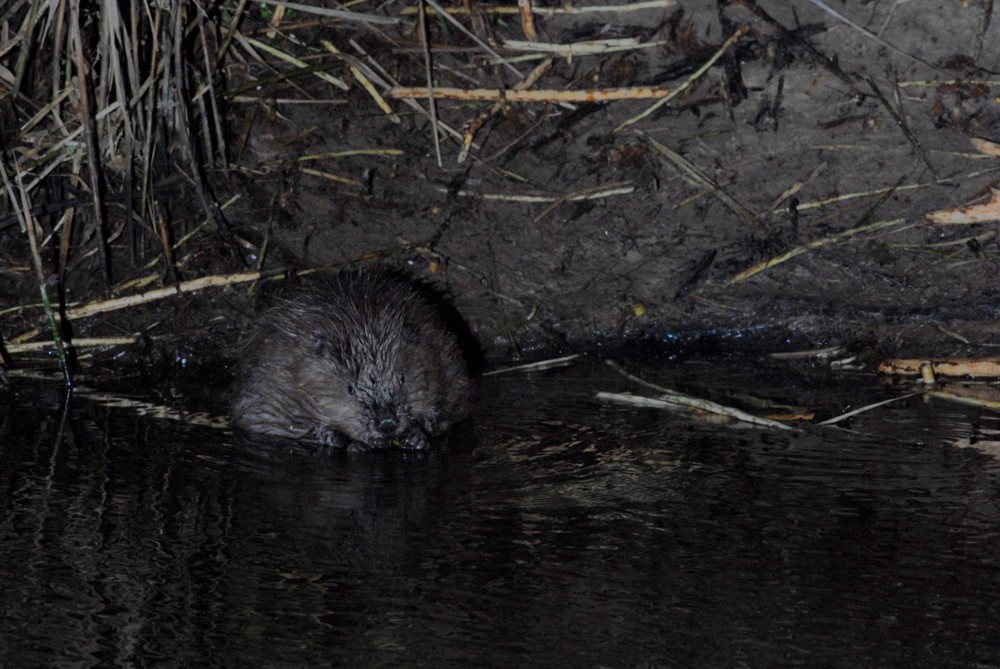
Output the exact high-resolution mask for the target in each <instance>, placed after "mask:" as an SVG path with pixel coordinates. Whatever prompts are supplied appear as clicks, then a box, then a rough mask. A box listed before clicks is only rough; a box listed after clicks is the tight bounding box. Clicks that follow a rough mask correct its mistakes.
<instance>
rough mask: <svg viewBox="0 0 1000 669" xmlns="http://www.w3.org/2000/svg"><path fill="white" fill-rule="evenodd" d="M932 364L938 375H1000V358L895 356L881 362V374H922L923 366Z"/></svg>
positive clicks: (982, 376)
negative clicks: (932, 358) (946, 358)
mask: <svg viewBox="0 0 1000 669" xmlns="http://www.w3.org/2000/svg"><path fill="white" fill-rule="evenodd" d="M925 365H930V366H931V369H932V370H933V372H934V374H936V375H938V376H972V377H978V378H995V377H1000V358H951V359H948V360H931V359H928V358H895V359H891V360H884V361H882V362H880V363H879V366H878V372H879V374H897V375H900V376H920V370H921V367H924V366H925Z"/></svg>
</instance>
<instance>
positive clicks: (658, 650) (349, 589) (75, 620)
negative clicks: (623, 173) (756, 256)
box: [0, 362, 1000, 667]
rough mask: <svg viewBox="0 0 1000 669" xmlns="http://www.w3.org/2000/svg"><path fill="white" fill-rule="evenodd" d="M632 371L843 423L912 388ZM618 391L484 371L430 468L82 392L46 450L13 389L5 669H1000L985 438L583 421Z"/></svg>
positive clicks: (933, 418) (953, 416) (5, 503)
mask: <svg viewBox="0 0 1000 669" xmlns="http://www.w3.org/2000/svg"><path fill="white" fill-rule="evenodd" d="M633 369H635V370H636V371H638V372H640V373H642V374H643V375H645V376H646V377H648V378H651V379H656V380H658V381H660V382H662V383H665V384H667V385H672V386H673V387H677V388H680V389H682V390H686V391H688V392H692V393H694V394H700V395H702V396H709V397H711V398H712V399H715V400H718V401H722V402H726V403H736V402H740V401H743V402H746V398H747V396H756V397H758V398H760V397H762V396H766V397H767V398H769V399H771V400H773V401H777V402H781V403H784V404H791V405H795V406H796V407H806V408H813V409H817V410H819V411H820V412H821V413H822V412H826V414H827V415H829V414H832V413H837V412H839V411H840V410H842V409H846V408H847V407H848V406H849V405H855V406H856V405H859V404H864V403H866V402H873V401H876V400H879V399H884V398H886V397H891V396H895V395H898V394H901V393H902V391H901V390H893V389H883V388H880V387H879V386H878V382H877V381H876V380H875V379H873V378H871V377H860V376H845V375H841V376H836V377H834V376H831V377H829V378H823V377H814V376H810V377H798V376H797V375H796V374H795V373H793V372H789V370H788V368H786V367H783V366H781V365H779V364H770V365H764V366H761V365H755V364H751V363H745V364H734V363H728V364H727V366H726V367H725V368H722V369H720V367H719V365H716V364H713V363H707V364H701V365H696V364H689V365H683V366H679V367H674V368H666V367H662V368H657V367H656V366H653V365H647V366H645V367H642V366H636V367H633ZM29 388H30V384H29ZM626 389H628V390H633V391H635V392H641V391H642V390H643V389H641V388H638V387H636V386H634V385H632V384H630V383H629V382H627V381H625V380H624V379H622V378H621V377H620V376H618V375H616V374H615V373H614V372H613V371H611V370H610V369H608V368H607V367H605V366H603V365H600V364H597V363H591V362H585V363H580V364H577V365H574V366H572V367H569V368H565V369H559V370H550V371H547V372H541V373H536V374H532V375H523V374H514V375H510V376H501V377H492V378H490V379H488V380H487V382H486V384H485V388H484V399H483V402H482V406H481V412H480V414H481V415H480V417H479V419H478V420H477V421H476V423H475V424H474V425H472V426H471V427H470V428H468V429H467V430H465V431H463V432H461V433H460V434H458V435H456V436H455V438H454V439H453V440H452V443H451V444H450V446H449V447H448V449H447V450H446V451H443V450H438V451H435V452H432V453H430V454H429V456H426V457H414V456H406V455H402V454H391V455H386V456H375V457H347V456H345V455H342V454H324V453H315V452H312V451H310V450H308V449H303V448H290V447H288V446H287V445H286V446H282V447H278V446H275V445H274V444H251V443H246V442H240V441H238V440H236V439H235V437H234V436H233V435H232V434H231V433H229V432H228V431H224V430H219V429H215V428H211V427H204V426H199V425H198V424H197V423H198V421H197V420H194V419H193V418H192V419H191V420H187V421H178V420H176V419H165V418H153V417H150V416H148V415H144V412H143V411H137V410H135V409H132V408H125V407H119V408H109V407H108V406H107V402H106V401H100V400H98V399H96V398H94V397H83V396H81V397H77V398H75V400H74V402H73V404H72V408H71V412H70V414H69V416H68V418H67V420H66V423H65V427H64V431H63V438H62V439H61V440H58V441H57V439H56V436H55V435H56V434H57V432H58V430H59V424H60V420H61V418H60V407H59V405H58V395H57V393H51V392H49V391H48V390H47V389H46V388H44V387H42V388H41V390H37V387H36V389H35V390H30V389H29V390H26V392H25V393H24V396H23V398H22V400H21V402H20V403H19V404H17V405H16V406H15V407H14V408H12V409H8V410H7V411H6V413H5V414H2V416H3V420H2V424H0V454H2V460H0V467H2V468H0V617H2V627H0V666H2V667H35V666H52V667H88V666H129V667H131V666H136V667H144V666H162V667H193V666H199V667H202V666H225V667H243V666H260V667H302V666H324V667H325V666H359V667H360V666H400V667H420V666H430V667H447V666H457V667H468V666H477V667H484V666H486V667H512V666H537V667H549V666H551V667H556V666H558V667H567V666H573V667H598V666H607V667H744V666H745V667H792V666H802V667H873V666H884V667H974V666H1000V624H998V621H1000V504H998V502H1000V468H998V463H997V460H996V459H995V458H994V457H993V456H992V455H990V454H989V451H990V449H991V445H990V444H989V440H988V437H989V435H990V434H992V431H993V430H994V429H995V428H1000V421H998V420H997V417H996V416H995V415H993V414H990V413H988V412H986V411H984V410H980V409H975V408H968V407H961V406H957V405H951V404H948V403H945V402H942V401H937V400H934V401H929V402H925V401H924V400H922V399H921V398H912V399H910V400H906V401H903V402H899V403H895V404H891V405H887V406H885V407H881V408H879V409H877V410H874V411H872V412H870V413H867V414H864V415H862V416H861V417H859V418H856V419H854V420H853V421H852V422H851V423H850V425H849V427H850V428H851V430H852V431H847V430H835V429H828V428H819V427H815V426H813V427H809V428H808V429H806V430H805V431H804V432H800V433H784V432H781V433H778V432H770V431H762V430H748V429H734V428H731V427H730V428H727V427H720V426H711V425H707V424H704V423H699V422H695V421H692V420H690V419H687V418H683V417H680V416H676V415H672V414H666V413H663V412H660V411H657V410H654V409H634V408H629V407H622V406H615V405H605V404H599V403H597V402H595V401H594V399H593V395H594V392H595V391H597V390H609V391H621V390H626ZM737 396H738V397H737ZM780 411H781V410H779V412H780ZM970 439H971V440H972V441H975V442H976V444H975V447H973V448H961V447H959V446H956V445H954V444H955V443H956V442H960V441H962V440H965V442H963V443H967V442H968V441H970Z"/></svg>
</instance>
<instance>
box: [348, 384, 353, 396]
mask: <svg viewBox="0 0 1000 669" xmlns="http://www.w3.org/2000/svg"><path fill="white" fill-rule="evenodd" d="M347 394H348V395H354V386H352V385H350V384H348V385H347Z"/></svg>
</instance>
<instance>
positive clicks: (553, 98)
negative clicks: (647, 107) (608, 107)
mask: <svg viewBox="0 0 1000 669" xmlns="http://www.w3.org/2000/svg"><path fill="white" fill-rule="evenodd" d="M669 92H670V89H669V88H660V87H651V86H629V87H625V88H594V89H590V90H577V91H554V90H520V89H515V88H512V89H510V90H506V91H504V90H496V89H491V88H435V89H434V95H435V96H436V97H437V98H438V99H440V100H486V101H490V102H495V101H502V100H506V101H507V102H610V101H613V100H641V99H649V98H660V97H663V96H664V95H667V94H668V93H669ZM387 95H388V97H390V98H422V97H426V96H427V89H426V88H420V87H416V86H399V87H395V88H390V89H389V91H388V92H387Z"/></svg>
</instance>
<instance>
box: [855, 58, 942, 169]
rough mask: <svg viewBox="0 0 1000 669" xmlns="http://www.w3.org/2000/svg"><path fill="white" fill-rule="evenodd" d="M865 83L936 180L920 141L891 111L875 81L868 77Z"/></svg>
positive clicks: (897, 115)
mask: <svg viewBox="0 0 1000 669" xmlns="http://www.w3.org/2000/svg"><path fill="white" fill-rule="evenodd" d="M867 82H868V85H869V86H870V87H871V89H872V91H873V92H874V93H875V97H876V98H878V101H879V103H880V104H881V105H882V106H883V107H884V108H885V110H886V111H887V112H888V113H889V116H891V117H892V120H893V121H895V122H896V127H898V128H899V129H900V131H901V132H902V133H903V136H904V137H906V141H908V142H909V143H910V146H912V147H913V148H914V150H916V152H917V155H919V156H920V159H921V160H922V161H923V162H924V165H926V166H927V169H928V170H930V171H931V174H933V175H934V177H935V178H937V170H935V169H934V166H933V165H931V161H930V160H928V159H927V154H926V153H924V147H922V146H920V140H918V139H917V137H916V135H914V134H913V132H911V131H910V128H909V126H908V125H906V121H905V120H904V119H903V117H902V116H901V115H900V114H899V112H897V111H896V110H895V109H893V108H892V105H890V104H889V101H888V100H886V99H885V96H884V95H882V91H881V89H879V87H878V86H877V85H876V84H875V80H874V79H871V78H870V77H869V78H868V79H867Z"/></svg>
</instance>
